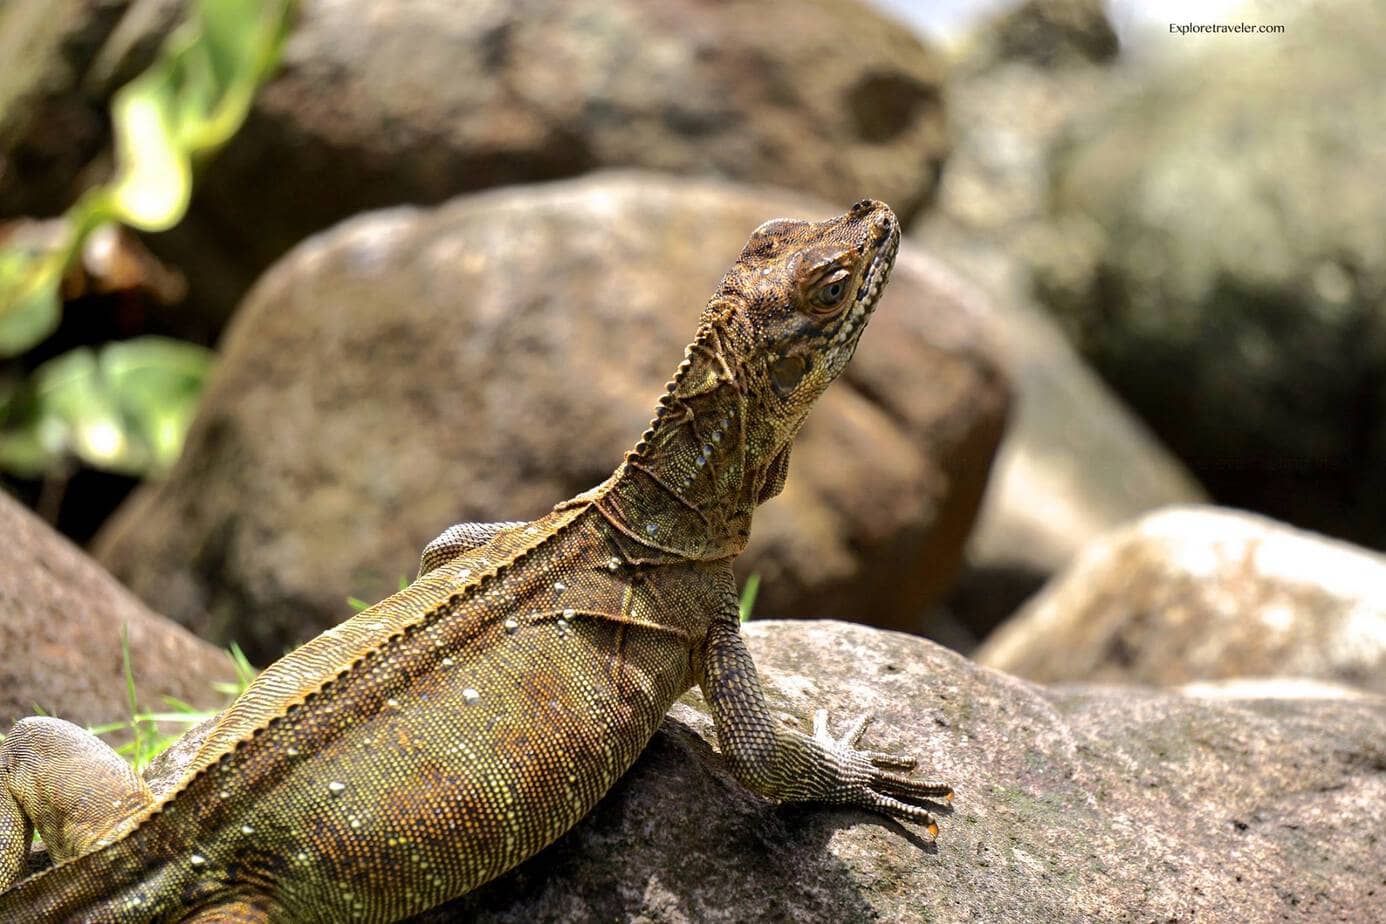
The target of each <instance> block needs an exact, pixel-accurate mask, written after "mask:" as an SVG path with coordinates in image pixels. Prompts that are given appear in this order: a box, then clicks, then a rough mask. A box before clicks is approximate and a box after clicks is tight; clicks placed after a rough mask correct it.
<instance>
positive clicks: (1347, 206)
mask: <svg viewBox="0 0 1386 924" xmlns="http://www.w3.org/2000/svg"><path fill="white" fill-rule="evenodd" d="M1383 29H1386V8H1384V7H1383V6H1382V5H1381V4H1380V3H1371V2H1349V3H1341V4H1334V5H1331V6H1323V5H1312V6H1311V7H1310V9H1309V10H1308V11H1307V13H1305V15H1302V16H1300V17H1299V18H1295V19H1291V20H1289V21H1288V24H1287V31H1286V33H1285V34H1284V35H1279V36H1276V35H1257V36H1250V37H1241V38H1242V40H1241V41H1238V42H1235V43H1227V42H1218V43H1216V44H1214V43H1212V42H1204V43H1200V50H1201V52H1202V54H1200V55H1193V56H1181V57H1179V58H1178V59H1177V60H1172V61H1168V62H1165V63H1163V64H1162V65H1157V66H1155V67H1154V68H1153V69H1152V72H1151V73H1150V74H1149V75H1148V76H1147V77H1146V79H1145V80H1144V81H1143V82H1142V83H1140V84H1139V85H1137V86H1135V87H1133V88H1132V90H1131V92H1129V93H1127V94H1123V95H1122V96H1121V97H1120V98H1119V100H1118V101H1116V102H1114V103H1112V104H1110V105H1107V106H1103V107H1098V109H1097V111H1095V112H1093V113H1090V115H1089V117H1087V118H1085V119H1084V120H1083V121H1082V123H1081V124H1079V125H1077V126H1075V128H1074V129H1073V135H1072V137H1071V139H1070V141H1069V144H1068V145H1067V147H1066V148H1065V150H1064V151H1063V152H1062V153H1061V155H1060V156H1059V157H1058V159H1057V162H1056V165H1055V169H1054V180H1053V183H1052V187H1051V193H1052V197H1053V215H1054V217H1055V221H1056V223H1057V225H1058V227H1059V228H1060V230H1061V233H1060V234H1059V235H1057V236H1056V238H1055V239H1054V241H1053V242H1052V243H1051V244H1050V245H1049V246H1048V247H1040V248H1037V249H1036V250H1035V251H1033V252H1032V254H1031V256H1032V257H1033V259H1035V261H1036V266H1037V274H1038V280H1039V282H1040V287H1041V289H1042V291H1043V293H1044V297H1045V300H1046V302H1047V303H1048V304H1049V305H1050V306H1051V307H1052V308H1053V309H1054V310H1055V311H1057V312H1058V313H1059V314H1060V315H1061V316H1062V317H1063V318H1064V320H1065V323H1066V325H1067V327H1068V328H1069V330H1070V332H1071V334H1072V335H1073V336H1074V337H1075V338H1076V339H1077V342H1078V343H1079V344H1080V345H1081V347H1082V350H1083V352H1084V353H1085V355H1087V356H1088V357H1090V358H1091V359H1092V361H1093V362H1094V363H1095V364H1096V365H1097V367H1098V368H1099V370H1100V371H1101V373H1102V374H1103V375H1104V376H1105V377H1106V378H1107V379H1108V381H1110V382H1111V383H1113V384H1114V385H1115V387H1116V388H1117V390H1118V391H1119V392H1120V393H1121V394H1122V395H1123V397H1125V398H1126V399H1127V400H1128V401H1130V402H1131V404H1132V405H1133V406H1134V407H1135V408H1136V409H1137V411H1138V412H1139V413H1140V414H1141V415H1142V416H1143V417H1144V418H1145V419H1146V420H1147V421H1148V422H1149V423H1150V425H1151V426H1152V427H1153V428H1154V430H1155V431H1156V432H1157V433H1158V434H1159V436H1160V437H1161V438H1162V439H1163V440H1165V441H1166V442H1167V443H1168V444H1169V445H1170V446H1171V447H1172V448H1173V449H1174V450H1175V451H1176V453H1177V454H1178V455H1179V456H1180V457H1181V458H1183V459H1184V460H1185V461H1186V462H1187V463H1188V464H1189V465H1190V466H1191V467H1192V468H1193V470H1194V472H1195V473H1196V474H1197V475H1198V476H1199V478H1200V479H1201V480H1202V481H1203V482H1204V484H1205V485H1207V487H1208V488H1209V490H1210V491H1211V493H1212V495H1213V496H1214V497H1215V498H1216V499H1218V501H1219V502H1222V503H1226V504H1228V505H1230V506H1236V507H1246V508H1250V509H1256V510H1260V511H1262V512H1265V513H1268V514H1271V515H1273V516H1275V517H1277V518H1279V519H1284V520H1287V521H1289V522H1292V523H1296V524H1298V525H1302V526H1307V527H1311V528H1314V529H1318V530H1322V531H1325V532H1329V533H1332V534H1335V535H1339V536H1344V537H1347V538H1351V539H1354V540H1356V541H1360V542H1363V543H1364V544H1368V545H1373V546H1377V547H1380V546H1382V545H1383V544H1386V525H1383V524H1386V416H1383V413H1382V409H1383V407H1386V390H1384V389H1383V386H1382V382H1383V381H1386V323H1384V322H1386V310H1383V309H1386V236H1384V232H1383V229H1384V228H1386V186H1383V184H1382V183H1381V182H1380V178H1381V172H1382V169H1381V164H1382V150H1383V145H1386V119H1383V118H1382V113H1383V112H1386V58H1383V56H1382V55H1381V48H1380V42H1379V41H1378V36H1379V35H1380V34H1381V32H1382V30H1383ZM1208 38H1210V39H1211V38H1216V37H1215V36H1209V37H1208ZM1221 38H1227V36H1221Z"/></svg>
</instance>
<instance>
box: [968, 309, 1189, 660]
mask: <svg viewBox="0 0 1386 924" xmlns="http://www.w3.org/2000/svg"><path fill="white" fill-rule="evenodd" d="M994 305H995V309H994V314H993V315H992V316H991V318H992V321H993V331H994V336H995V338H996V340H997V341H998V342H999V343H1000V344H1001V345H1002V347H1003V353H1002V356H1003V360H1004V363H1005V366H1006V368H1007V369H1008V370H1009V371H1010V372H1011V374H1012V377H1013V381H1014V386H1015V393H1016V398H1015V412H1014V413H1013V414H1012V417H1011V421H1010V424H1009V425H1008V427H1007V431H1006V435H1005V437H1004V438H1003V439H1002V441H1001V448H1000V450H999V451H998V453H997V456H996V462H995V464H994V465H993V468H992V476H991V481H990V483H989V484H988V486H987V491H986V494H985V495H984V497H983V500H982V509H981V512H980V513H979V514H978V516H977V525H976V528H975V529H974V530H973V533H972V535H971V537H970V538H969V540H968V544H967V550H966V567H965V568H964V571H963V574H962V576H961V578H960V579H959V583H958V585H957V586H956V587H955V588H954V589H953V590H952V591H951V592H950V595H949V599H948V601H947V605H946V609H947V611H948V615H949V617H950V618H951V621H952V622H953V623H954V624H955V625H956V626H957V628H956V629H954V635H952V636H949V637H948V639H947V640H948V641H949V643H950V644H951V645H952V646H953V647H955V648H959V649H960V650H964V651H966V650H968V649H970V648H971V647H972V646H973V645H975V644H976V643H977V641H978V640H979V639H980V638H982V637H985V636H986V635H987V633H988V632H990V631H991V630H992V629H993V628H994V627H995V626H996V625H998V624H999V623H1000V622H1002V621H1003V620H1004V619H1006V618H1007V617H1009V616H1011V615H1012V614H1013V613H1014V612H1015V610H1016V609H1017V608H1018V607H1019V606H1020V604H1021V603H1022V602H1024V600H1025V599H1026V598H1028V597H1030V596H1031V595H1033V594H1034V593H1035V592H1037V591H1038V590H1039V589H1040V587H1041V586H1042V585H1043V584H1044V582H1045V581H1046V580H1048V579H1049V578H1050V577H1051V576H1052V575H1054V574H1055V573H1056V572H1058V571H1060V570H1061V569H1063V568H1064V567H1065V566H1067V565H1068V563H1069V562H1070V561H1071V560H1072V559H1073V557H1074V556H1075V555H1077V554H1078V553H1079V551H1080V550H1081V549H1083V548H1084V547H1086V546H1087V545H1088V544H1089V543H1091V542H1093V541H1095V540H1097V539H1098V538H1099V537H1100V536H1102V535H1103V534H1105V533H1106V532H1108V531H1109V530H1112V529H1114V528H1116V527H1118V526H1120V525H1121V524H1124V523H1127V522H1129V521H1130V520H1133V519H1135V518H1137V517H1138V516H1140V515H1141V514H1143V513H1146V512H1148V511H1151V510H1155V509H1158V508H1160V507H1165V506H1169V505H1172V504H1189V503H1198V502H1200V501H1203V500H1205V495H1204V493H1203V490H1202V488H1201V487H1199V485H1198V484H1197V482H1195V481H1194V480H1193V478H1192V477H1191V476H1190V475H1189V474H1188V472H1187V471H1186V470H1185V469H1184V467H1183V466H1182V465H1181V464H1180V463H1179V462H1178V461H1177V460H1175V459H1174V458H1173V456H1171V455H1170V453H1169V451H1168V450H1166V449H1165V448H1164V446H1163V445H1161V444H1160V443H1159V441H1157V440H1156V439H1155V438H1154V437H1152V436H1151V434H1150V432H1149V431H1148V430H1147V429H1146V428H1145V426H1144V425H1143V424H1142V423H1141V422H1140V421H1139V420H1137V419H1136V418H1135V417H1134V416H1133V415H1132V414H1131V412H1130V411H1129V410H1128V409H1127V408H1126V407H1125V405H1123V404H1122V403H1121V401H1120V400H1119V399H1118V398H1116V397H1115V396H1114V395H1113V394H1112V392H1111V390H1110V389H1109V388H1108V387H1107V386H1106V385H1105V384H1103V383H1102V382H1101V380H1099V379H1098V378H1097V376H1096V375H1094V374H1093V372H1092V371H1091V370H1089V369H1088V367H1087V366H1086V365H1085V364H1084V363H1083V361H1082V360H1081V359H1080V358H1079V357H1078V356H1077V354H1076V353H1075V352H1074V350H1073V348H1072V347H1071V346H1069V344H1068V342H1067V341H1066V340H1065V339H1064V337H1063V335H1062V333H1061V332H1060V331H1059V329H1058V326H1057V325H1056V324H1055V322H1054V320H1053V319H1052V318H1050V317H1049V316H1047V315H1045V314H1043V313H1041V312H1040V311H1038V310H1037V309H1036V308H1035V307H1034V306H1033V305H1030V304H1027V303H1025V302H1018V303H1014V304H1010V303H1007V302H1005V301H1002V300H997V301H995V302H994Z"/></svg>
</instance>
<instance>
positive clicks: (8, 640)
mask: <svg viewBox="0 0 1386 924" xmlns="http://www.w3.org/2000/svg"><path fill="white" fill-rule="evenodd" d="M0 535H3V536H4V537H5V541H4V542H0V733H3V732H4V731H5V730H7V729H8V728H9V727H10V725H11V724H13V722H14V721H15V720H16V719H19V718H22V717H24V716H26V715H33V714H34V713H35V712H38V711H42V712H44V713H46V714H48V715H56V716H61V717H62V718H65V719H68V720H70V721H73V722H76V723H78V724H80V725H104V724H106V723H109V722H118V721H122V720H128V719H129V718H130V706H129V697H128V695H127V693H126V687H125V672H124V667H125V663H124V656H123V653H122V652H123V649H127V648H128V650H129V653H130V672H131V674H132V675H133V677H134V680H135V691H136V696H137V700H138V703H139V706H140V707H141V708H143V709H152V710H154V711H164V708H163V697H166V696H173V697H176V698H178V699H180V700H183V701H184V702H187V703H191V704H193V705H195V706H198V707H201V708H212V707H216V706H220V705H221V704H222V703H223V702H224V699H225V698H224V696H222V694H220V693H218V692H217V691H216V690H215V688H214V687H213V684H214V683H215V682H217V681H229V680H231V679H232V678H233V677H234V676H235V671H234V669H233V668H232V666H231V659H230V658H229V657H227V655H226V652H224V651H219V650H218V649H216V648H214V647H212V646H211V645H209V644H207V643H206V642H203V641H201V640H200V639H197V638H195V637H194V636H193V635H192V634H191V633H189V632H188V631H187V630H186V629H184V628H183V627H181V626H178V625H175V624H174V623H172V622H169V621H168V620H167V619H164V618H163V617H162V616H160V615H158V614H157V613H153V612H150V610H149V608H148V607H146V606H145V605H144V604H143V603H141V602H140V601H139V600H137V599H135V597H134V595H132V594H131V593H130V592H129V591H128V590H126V589H125V588H124V587H122V586H120V584H119V583H118V582H117V581H116V580H115V579H114V578H112V577H111V576H110V575H109V574H107V573H106V572H105V571H103V570H102V569H101V568H100V567H99V566H98V565H97V564H96V563H95V562H94V561H92V560H91V559H90V558H88V557H87V556H86V555H85V554H84V553H83V552H82V551H81V550H79V549H78V548H77V547H76V546H74V545H73V544H72V543H70V542H68V541H67V540H66V539H64V538H63V537H62V536H59V535H58V534H57V533H55V532H53V530H52V529H50V528H49V527H48V526H47V525H45V524H44V523H43V522H42V521H41V520H39V519H38V518H37V517H35V516H34V515H33V514H32V513H30V512H29V511H28V510H26V509H24V508H23V507H21V506H20V505H19V504H17V503H15V502H14V501H13V500H11V499H10V497H9V496H8V495H6V494H4V493H0Z"/></svg>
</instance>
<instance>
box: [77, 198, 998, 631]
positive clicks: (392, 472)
mask: <svg viewBox="0 0 1386 924" xmlns="http://www.w3.org/2000/svg"><path fill="white" fill-rule="evenodd" d="M833 211H834V209H833V207H831V206H827V205H824V204H823V203H821V202H819V201H817V200H808V199H805V198H804V197H801V196H796V195H793V194H789V193H784V192H776V191H769V190H764V189H755V188H747V187H738V186H734V185H730V184H725V183H717V182H710V181H708V182H691V181H680V180H673V179H670V178H667V177H659V176H657V175H648V174H647V175H641V174H615V175H597V176H593V177H590V178H586V179H583V180H579V181H571V182H566V183H555V184H547V185H536V186H532V187H520V188H514V189H510V190H505V191H499V192H495V193H489V194H483V195H478V196H474V197H468V198H462V199H458V200H456V201H454V202H453V203H451V204H449V205H446V206H444V207H441V208H438V209H436V210H427V211H423V210H412V209H399V210H393V211H388V212H382V213H379V214H375V215H369V216H364V217H362V218H359V219H357V220H354V221H352V222H349V223H347V224H345V225H343V226H341V227H339V228H337V229H335V230H333V231H332V232H330V233H329V234H326V235H323V236H320V237H317V238H315V239H313V240H312V241H310V242H309V243H307V244H306V245H304V246H303V247H301V248H300V249H298V250H296V251H295V252H294V253H293V254H292V255H290V256H289V257H288V258H286V260H285V261H284V262H283V263H281V264H280V265H279V266H278V267H277V268H276V269H274V270H273V271H272V272H270V273H269V274H268V275H267V276H266V277H265V279H264V280H263V281H262V283H261V284H260V285H259V286H258V287H257V289H256V290H255V292H254V293H253V294H252V295H251V297H250V298H249V300H248V301H247V304H246V305H245V306H244V308H243V309H242V310H241V311H240V312H239V313H238V314H237V318H236V322H235V324H234V325H233V327H232V328H231V330H230V331H229V332H228V335H227V337H226V340H225V343H224V347H223V351H222V353H223V356H222V360H221V364H220V368H219V370H218V373H217V375H216V377H215V380H214V381H213V383H212V384H211V386H210V387H209V391H208V394H207V396H206V399H205V401H204V405H203V407H202V409H201V411H200V413H199V416H198V419H197V422H196V423H195V424H194V426H193V428H192V432H191V434H190V435H189V438H188V441H187V446H186V449H185V451H184V455H183V458H182V459H181V461H180V462H179V463H178V466H177V467H176V469H175V470H174V472H173V473H172V475H171V477H170V478H168V479H167V480H166V481H164V482H162V483H160V484H155V485H149V486H146V487H145V488H143V489H141V492H140V493H139V494H138V495H137V496H136V497H135V498H134V499H133V501H132V502H131V503H129V504H128V505H127V506H126V507H125V508H123V509H122V510H121V511H119V512H118V513H117V515H116V517H115V518H114V519H113V521H112V522H111V523H110V525H109V527H108V529H107V530H106V532H105V533H104V534H103V536H102V537H101V538H100V539H99V541H98V548H99V550H100V551H99V554H100V557H101V559H102V560H103V561H104V562H106V563H107V565H108V566H109V567H111V568H112V569H113V571H114V572H115V573H116V574H118V575H119V576H121V578H122V579H124V580H125V581H127V582H128V583H129V585H130V586H131V587H132V588H134V589H135V591H136V592H137V593H139V594H141V595H142V596H144V597H145V598H146V599H148V600H151V601H155V602H156V604H157V605H158V606H159V607H160V608H162V609H163V610H164V611H165V612H168V613H171V614H175V618H179V619H182V620H185V621H186V622H187V623H188V624H189V625H192V626H194V627H195V628H196V629H197V631H198V632H199V633H201V634H203V635H205V636H206V637H209V638H218V639H228V638H235V639H237V640H239V641H240V642H241V643H242V644H243V645H246V646H247V650H248V651H251V652H252V653H253V654H256V655H263V656H273V655H276V654H278V653H279V652H280V651H282V650H283V649H284V648H285V647H287V646H289V645H291V644H293V643H295V642H298V641H301V640H303V639H304V638H307V637H309V636H311V635H313V634H316V633H317V632H318V631H320V630H321V629H322V628H324V627H326V626H328V625H331V624H333V623H335V622H337V621H339V620H340V619H341V618H342V616H343V615H344V610H345V607H344V603H343V600H344V598H345V597H346V596H347V595H348V594H354V595H356V596H358V597H361V598H363V599H375V598H379V597H381V596H384V595H385V594H386V593H388V592H390V591H392V590H394V589H395V588H396V586H397V583H398V581H399V579H400V578H401V577H412V575H413V573H414V571H415V569H416V568H417V563H418V554H419V550H420V549H421V548H422V546H423V545H424V544H425V543H426V542H427V541H428V540H430V539H431V538H433V536H435V535H436V534H437V533H438V532H440V531H441V530H442V529H444V528H445V527H446V526H448V525H449V524H450V523H452V522H455V521H459V520H468V519H471V520H495V519H516V518H529V517H533V516H536V515H538V514H540V513H543V512H545V511H547V510H548V509H549V508H550V507H551V506H552V505H553V504H554V503H555V502H557V501H559V500H562V499H564V498H567V497H569V496H572V495H573V494H575V493H578V492H579V491H582V490H586V489H587V488H589V487H591V486H592V485H594V484H596V483H598V482H599V481H601V480H603V479H604V478H605V477H606V476H607V475H608V474H610V472H611V470H612V469H613V468H614V467H615V466H616V464H617V463H618V462H619V461H620V459H621V454H622V452H623V451H624V450H626V449H628V448H629V447H630V446H632V445H633V444H634V441H635V439H636V438H637V437H638V435H639V434H640V432H641V431H642V430H643V429H644V428H645V426H646V424H647V423H648V421H649V418H650V415H651V413H652V412H653V409H654V402H655V399H656V397H657V396H658V394H659V392H660V390H661V388H662V385H663V383H664V382H665V381H666V378H667V377H668V375H669V374H670V373H671V372H672V371H673V369H674V367H675V366H676V365H677V364H678V359H679V357H680V355H681V353H682V348H683V345H684V344H685V343H686V341H687V339H688V337H689V336H690V335H691V333H692V331H693V329H694V327H695V326H696V319H697V315H698V312H699V311H700V310H701V307H702V305H703V303H704V302H705V299H706V298H707V297H708V296H709V295H711V293H712V291H713V288H714V287H715V285H716V284H717V281H718V280H719V279H720V278H721V275H722V273H723V272H724V271H725V270H726V267H727V266H728V265H729V264H730V262H731V261H732V260H733V259H734V258H735V256H736V255H737V254H738V253H739V252H740V250H741V247H742V246H743V245H744V243H745V240H746V237H747V236H748V235H749V233H750V231H751V229H753V228H754V227H756V226H757V225H758V224H760V223H761V222H763V221H764V220H766V219H768V218H771V217H775V216H781V215H804V216H813V215H825V214H830V213H832V212H833ZM962 299H963V296H962V294H961V293H960V291H959V290H958V288H957V286H956V283H955V281H954V280H953V278H952V277H951V276H949V275H948V274H947V273H946V272H945V271H944V270H942V269H941V268H939V267H938V266H937V265H936V264H934V263H932V262H931V261H929V260H928V259H926V258H924V257H923V256H921V255H919V254H908V253H907V254H905V255H903V256H902V257H901V260H900V262H899V265H898V266H897V268H896V271H895V273H894V275H893V277H892V282H891V285H890V288H889V289H888V290H887V294H886V296H885V301H884V303H883V305H882V307H881V309H880V310H879V311H878V312H877V314H876V316H875V318H874V319H873V321H872V324H871V327H870V329H869V330H868V331H867V333H866V335H865V337H864V339H863V342H862V344H861V348H860V350H859V351H858V353H857V356H856V358H855V359H854V360H853V363H852V365H851V366H850V367H849V368H848V371H847V373H846V375H845V376H844V380H843V381H841V382H839V383H838V384H837V385H835V386H834V388H833V389H832V391H830V392H829V393H828V394H827V395H826V397H825V399H824V400H823V402H822V406H821V407H819V408H818V409H816V411H815V413H814V414H813V415H812V416H811V417H810V420H809V422H808V425H807V426H806V428H805V430H804V432H803V434H802V436H801V437H800V439H799V442H798V444H797V446H796V449H795V452H794V456H793V464H792V466H791V474H790V477H789V483H788V486H787V488H786V490H785V492H784V494H783V495H782V496H781V497H780V498H778V499H777V500H775V501H774V502H773V503H771V504H769V505H767V506H766V507H765V508H763V509H762V510H761V512H760V513H759V514H758V515H757V518H756V524H755V528H754V529H753V531H752V544H751V547H750V549H749V550H748V552H747V554H746V555H745V556H743V558H742V560H741V562H740V564H741V566H742V572H743V574H745V573H749V572H751V571H756V572H759V573H760V575H761V577H762V579H763V581H762V584H761V587H762V590H761V596H760V598H759V600H758V603H757V606H756V612H757V613H758V614H761V615H776V614H795V615H800V614H817V613H830V614H834V615H838V616H843V617H847V618H853V619H860V620H863V621H871V622H874V623H876V624H884V625H888V626H908V627H915V626H916V625H917V619H918V617H919V613H920V610H921V607H922V606H923V605H924V604H926V603H927V602H928V601H929V600H930V599H934V598H937V597H938V596H939V594H941V593H942V591H943V590H944V588H946V587H947V585H948V583H949V581H950V580H951V578H952V576H953V574H954V573H955V572H956V569H957V566H958V562H959V560H960V557H961V550H962V545H963V542H964V539H965V537H966V535H967V533H968V530H969V528H970V527H971V524H972V521H973V517H974V515H975V513H976V509H977V505H978V503H979V501H980V497H981V494H982V490H983V487H984V485H985V482H986V474H987V471H988V467H989V464H990V459H991V456H992V453H993V452H994V449H995V446H996V442H997V440H998V439H999V437H1000V432H1001V428H1002V425H1003V421H1004V416H1005V409H1006V405H1007V400H1008V393H1007V390H1006V385H1005V383H1004V380H1003V379H1002V378H1001V375H1000V372H999V371H998V368H997V366H996V363H995V361H994V360H993V358H992V357H993V352H994V351H993V349H992V347H991V345H990V342H989V341H988V339H987V338H986V336H985V335H984V333H983V322H982V312H983V308H982V307H980V306H977V305H974V304H971V303H968V302H966V301H964V300H962Z"/></svg>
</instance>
